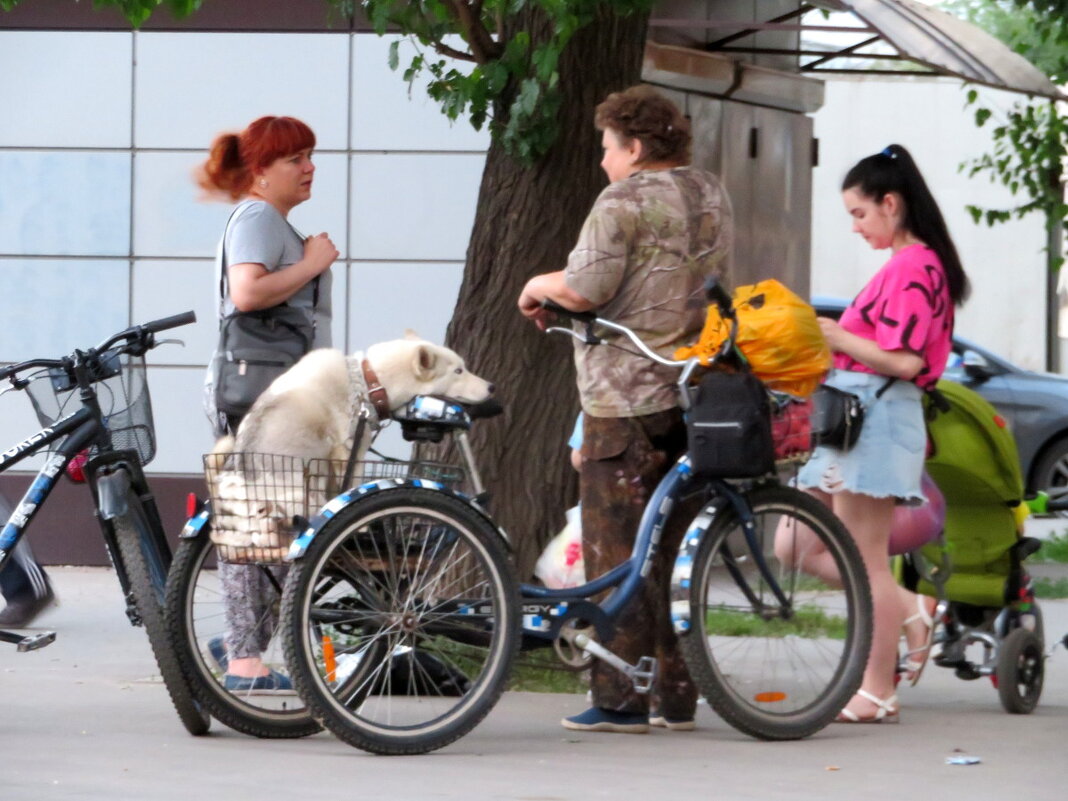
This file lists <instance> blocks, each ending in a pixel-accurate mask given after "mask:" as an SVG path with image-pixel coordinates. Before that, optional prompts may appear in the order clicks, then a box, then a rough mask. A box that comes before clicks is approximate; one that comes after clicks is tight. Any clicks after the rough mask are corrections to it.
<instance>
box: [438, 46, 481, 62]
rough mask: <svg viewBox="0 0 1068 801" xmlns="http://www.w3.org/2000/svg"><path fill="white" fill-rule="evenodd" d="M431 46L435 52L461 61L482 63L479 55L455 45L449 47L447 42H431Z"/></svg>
mask: <svg viewBox="0 0 1068 801" xmlns="http://www.w3.org/2000/svg"><path fill="white" fill-rule="evenodd" d="M430 44H431V46H432V47H433V48H434V52H436V53H439V54H440V55H443V56H448V57H449V58H455V59H458V60H460V61H470V62H471V63H472V64H481V63H482V62H481V61H479V60H478V58H477V57H475V56H473V55H471V54H470V53H465V52H464V51H463V50H457V49H456V48H455V47H449V46H448V45H447V44H442V43H441V42H431V43H430Z"/></svg>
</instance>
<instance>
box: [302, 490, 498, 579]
mask: <svg viewBox="0 0 1068 801" xmlns="http://www.w3.org/2000/svg"><path fill="white" fill-rule="evenodd" d="M402 487H416V488H418V489H428V490H432V491H434V492H440V493H442V494H444V495H448V496H450V497H452V498H456V499H457V500H459V501H462V502H463V503H465V504H467V505H468V506H470V507H471V508H472V509H473V510H474V511H475V512H477V513H478V514H479V515H480V516H481V517H482V518H484V519H485V520H486V522H487V523H489V524H490V525H491V526H493V529H494V531H496V532H497V535H498V536H499V537H500V538H501V541H502V542H503V543H504V544H505V546H506V547H507V548H508V551H509V553H511V552H512V543H511V541H510V540H509V539H508V535H507V534H506V533H505V531H504V529H502V528H501V527H500V526H498V525H497V524H496V523H495V522H493V520H492V519H491V518H490V516H489V515H488V514H486V510H485V509H483V508H482V507H481V506H479V505H478V504H477V503H476V502H475V500H474V499H473V498H471V497H470V496H468V495H464V494H463V493H462V492H457V491H455V490H452V489H449V488H448V487H446V486H445V485H444V484H439V483H438V482H436V481H430V480H429V479H425V478H380V479H377V480H375V481H369V482H367V483H366V484H361V485H360V486H358V487H354V488H353V489H350V490H346V491H345V492H343V493H341V494H340V495H338V496H336V497H335V498H333V499H331V500H330V501H328V502H327V504H326V505H325V506H324V507H323V508H322V509H320V510H319V513H318V514H317V515H316V516H315V517H313V518H312V519H311V521H310V522H309V523H308V527H307V528H306V529H305V530H304V531H303V532H301V533H300V534H298V535H297V538H296V539H295V540H293V544H292V545H290V546H289V552H288V553H287V554H286V561H287V562H292V561H293V560H295V559H300V558H301V557H302V556H304V554H305V552H307V550H308V546H309V545H311V542H312V540H313V539H315V535H316V534H318V533H319V530H320V529H322V527H323V526H325V525H326V524H327V523H328V522H330V520H331V518H333V517H334V516H335V515H337V514H338V512H340V511H341V510H342V509H346V508H348V507H349V506H351V505H352V504H354V503H358V502H359V501H361V500H362V499H364V498H366V497H367V496H369V495H373V494H375V493H378V492H383V491H388V490H393V489H400V488H402Z"/></svg>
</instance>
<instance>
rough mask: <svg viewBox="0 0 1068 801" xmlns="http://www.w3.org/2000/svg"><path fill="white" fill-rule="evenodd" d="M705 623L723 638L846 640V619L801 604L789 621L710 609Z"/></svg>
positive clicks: (709, 629) (713, 632)
mask: <svg viewBox="0 0 1068 801" xmlns="http://www.w3.org/2000/svg"><path fill="white" fill-rule="evenodd" d="M705 625H706V626H707V627H708V633H709V634H717V635H719V636H722V637H786V636H788V635H793V636H796V637H827V638H828V639H832V640H844V639H845V637H846V619H845V618H844V617H841V616H839V615H828V614H827V613H826V612H824V611H823V610H822V609H820V608H819V607H816V606H800V607H798V608H797V609H796V610H795V613H794V616H793V618H791V619H790V620H781V619H778V618H776V619H773V620H764V619H762V618H760V617H757V616H756V615H755V614H753V613H752V612H739V611H735V610H726V609H710V610H709V611H708V612H707V613H706V617H705Z"/></svg>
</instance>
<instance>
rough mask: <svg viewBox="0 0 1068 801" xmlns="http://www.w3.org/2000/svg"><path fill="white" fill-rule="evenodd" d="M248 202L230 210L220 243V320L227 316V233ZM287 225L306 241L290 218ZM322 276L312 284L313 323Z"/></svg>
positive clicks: (284, 302) (299, 237) (301, 239)
mask: <svg viewBox="0 0 1068 801" xmlns="http://www.w3.org/2000/svg"><path fill="white" fill-rule="evenodd" d="M246 203H248V201H245V202H243V203H238V204H237V205H236V206H235V207H234V210H233V211H232V212H230V216H229V218H227V220H226V227H225V228H223V235H222V242H220V243H219V248H220V249H219V320H222V319H223V318H224V317H225V316H226V295H227V284H228V279H229V276H228V275H227V269H228V268H229V266H230V265H229V264H228V263H227V259H226V235H227V234H228V233H229V232H230V223H232V222H233V221H234V217H236V216H237V213H238V212H239V211H240V210H241V209H242V208H244V207H245V205H246ZM286 225H288V226H289V228H290V230H292V231H293V233H294V234H296V236H297V239H299V240H300V241H301V242H303V241H304V238H305V237H304V235H303V234H302V233H301V232H300V231H298V230H297V229H296V228H295V227H294V226H293V224H292V223H291V222H289V220H286ZM321 278H322V275H317V276H315V280H314V283H313V285H312V320H313V324H314V319H315V310H316V309H318V308H319V281H320V279H321ZM278 305H279V306H287V305H289V304H288V302H286V301H283V302H282V303H279V304H278Z"/></svg>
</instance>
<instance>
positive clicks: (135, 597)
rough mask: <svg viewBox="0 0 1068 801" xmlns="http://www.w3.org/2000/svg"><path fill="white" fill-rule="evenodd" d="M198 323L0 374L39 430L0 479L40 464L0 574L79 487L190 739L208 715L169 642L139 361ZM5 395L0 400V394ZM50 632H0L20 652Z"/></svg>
mask: <svg viewBox="0 0 1068 801" xmlns="http://www.w3.org/2000/svg"><path fill="white" fill-rule="evenodd" d="M193 322H196V315H195V314H194V313H193V312H191V311H190V312H185V313H184V314H177V315H175V316H173V317H165V318H163V319H161V320H154V321H152V322H150V323H145V324H143V325H135V326H131V327H130V328H127V329H126V330H124V331H120V332H118V333H117V334H115V335H113V336H111V337H108V338H107V339H106V340H105V341H104V342H103V343H101V344H100V345H98V346H96V347H95V348H89V349H88V350H75V351H74V352H73V353H71V354H70V355H69V356H64V357H63V358H60V359H30V360H29V361H25V362H21V363H19V364H12V365H9V366H7V367H4V368H2V369H0V381H5V380H6V381H9V382H10V387H6V388H4V390H3V392H11V391H19V390H25V391H26V393H27V395H29V398H30V402H31V403H32V404H33V408H34V411H35V412H36V413H37V418H38V420H39V421H40V423H41V425H42V426H43V428H42V429H41V430H40V431H38V432H37V433H36V434H33V435H32V436H30V437H28V438H26V439H25V440H23V441H22V442H20V443H18V444H16V445H13V446H12V447H10V448H8V449H7V450H5V451H4V452H3V453H2V454H0V472H3V471H5V470H7V469H9V468H11V467H12V466H14V465H15V464H18V463H19V462H21V461H22V460H23V459H26V458H28V457H30V456H32V455H34V454H45V455H46V457H45V461H44V465H43V466H42V467H41V469H40V471H39V472H38V473H37V476H36V478H35V479H34V480H33V482H32V483H31V484H30V487H29V489H28V490H27V491H26V494H25V495H24V496H23V498H22V501H21V502H20V503H19V505H18V507H17V508H16V509H15V511H14V512H13V513H12V515H11V517H10V519H9V520H8V521H7V524H6V525H5V526H4V528H3V531H2V532H0V568H2V567H3V566H4V565H6V564H7V562H8V559H10V557H11V553H12V551H13V550H14V548H15V546H16V545H17V544H18V542H19V540H20V539H22V537H23V536H24V535H25V533H26V530H27V528H28V527H29V525H30V523H31V522H32V521H33V518H34V517H35V516H36V515H37V512H38V511H39V510H40V508H41V506H42V505H43V504H44V503H45V501H47V500H48V497H49V495H50V494H51V492H52V490H53V489H54V488H55V485H56V482H57V481H58V480H59V477H60V475H61V474H63V473H64V472H66V474H67V475H68V476H69V477H70V478H71V479H72V480H73V481H75V482H77V483H86V484H88V485H89V489H90V491H91V492H92V495H93V503H94V504H95V506H96V516H97V519H98V520H99V521H100V526H101V530H102V532H103V534H104V544H105V546H106V547H107V551H108V554H109V556H110V558H111V562H112V564H113V565H114V567H115V573H116V575H117V576H118V578H119V584H120V585H121V586H122V591H123V594H124V595H125V597H126V615H127V617H128V618H129V619H130V623H131V624H132V625H135V626H144V628H145V631H146V632H147V634H148V640H149V643H150V644H151V646H152V652H153V654H154V655H155V658H156V663H157V664H158V665H159V670H160V673H161V675H162V677H163V683H164V685H165V686H166V688H167V692H168V693H169V694H170V697H171V701H172V702H173V703H174V707H175V709H176V710H177V712H178V717H179V718H180V719H181V721H182V723H183V725H184V726H185V727H186V729H188V731H189V733H190V734H194V735H201V734H205V733H206V732H207V731H208V727H209V726H210V724H211V718H210V716H209V715H208V714H207V712H206V711H205V710H204V709H203V708H202V706H201V705H200V704H199V703H198V702H197V700H196V698H195V696H194V695H193V693H192V692H191V691H190V688H189V685H188V683H187V682H186V680H185V678H184V676H183V674H182V671H181V669H180V667H179V665H178V662H177V660H176V659H175V657H174V654H173V652H172V651H171V648H170V645H169V643H168V640H167V632H166V626H165V624H164V616H163V598H164V588H165V587H166V581H167V573H168V570H169V569H170V565H171V549H170V546H169V545H168V543H167V538H166V535H165V533H164V529H163V524H162V522H161V520H160V516H159V512H158V510H157V508H156V503H155V499H154V497H153V495H152V492H151V490H150V488H149V484H148V480H147V478H146V476H145V473H144V470H143V469H142V468H143V466H144V465H146V464H148V463H149V462H150V461H151V460H152V458H153V457H154V456H155V453H156V436H155V429H154V427H153V423H152V403H151V399H150V397H149V393H148V383H147V381H146V377H145V358H144V357H145V354H146V353H147V352H148V351H150V350H152V348H154V347H156V346H157V345H160V344H163V342H157V341H156V334H157V333H159V332H160V331H166V330H168V329H171V328H177V327H179V326H183V325H188V324H189V323H193ZM0 394H3V393H0ZM55 638H56V635H55V632H52V631H45V632H40V633H37V634H27V635H23V634H16V633H13V632H8V631H0V641H3V642H9V643H13V644H15V645H16V646H17V647H18V650H19V651H32V650H36V649H38V648H42V647H44V646H46V645H49V644H50V643H52V642H53V641H54V640H55Z"/></svg>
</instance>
